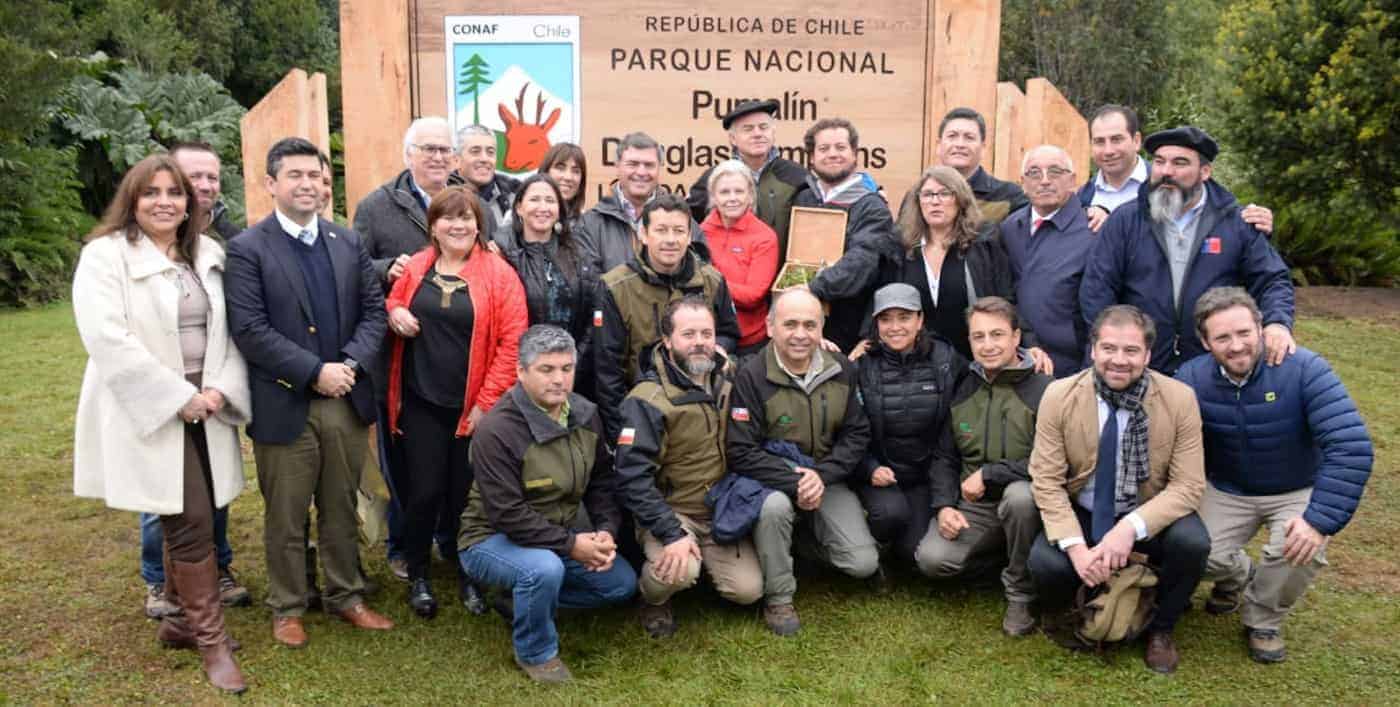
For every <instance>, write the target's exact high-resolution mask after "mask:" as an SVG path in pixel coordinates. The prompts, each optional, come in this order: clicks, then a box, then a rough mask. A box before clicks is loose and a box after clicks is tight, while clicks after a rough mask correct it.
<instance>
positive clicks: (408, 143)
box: [403, 115, 452, 167]
mask: <svg viewBox="0 0 1400 707" xmlns="http://www.w3.org/2000/svg"><path fill="white" fill-rule="evenodd" d="M424 128H440V129H441V130H442V131H443V132H445V133H447V134H448V136H449V137H448V139H449V140H450V139H452V138H451V135H452V126H451V125H448V123H447V119H446V118H443V117H442V116H437V115H425V116H423V117H422V118H419V119H417V120H415V121H413V122H412V123H409V124H408V130H405V131H403V162H404V166H405V167H407V166H408V151H409V150H411V149H413V145H414V143H416V142H417V141H418V133H419V132H421V131H422V130H423V129H424Z"/></svg>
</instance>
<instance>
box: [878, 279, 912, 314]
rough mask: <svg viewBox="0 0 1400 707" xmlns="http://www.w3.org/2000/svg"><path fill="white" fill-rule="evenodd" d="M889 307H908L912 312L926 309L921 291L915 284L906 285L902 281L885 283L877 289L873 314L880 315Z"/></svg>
mask: <svg viewBox="0 0 1400 707" xmlns="http://www.w3.org/2000/svg"><path fill="white" fill-rule="evenodd" d="M887 309H907V310H909V311H911V312H922V311H924V306H923V303H922V302H921V301H920V299H919V291H918V290H916V289H914V286H913V285H906V284H904V283H902V282H896V283H894V284H890V285H885V286H884V287H881V288H880V289H878V290H876V291H875V311H874V312H872V313H871V314H872V316H877V317H878V316H880V312H883V311H885V310H887Z"/></svg>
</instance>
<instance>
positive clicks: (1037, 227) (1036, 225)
mask: <svg viewBox="0 0 1400 707" xmlns="http://www.w3.org/2000/svg"><path fill="white" fill-rule="evenodd" d="M1042 223H1045V219H1043V218H1038V219H1036V220H1035V223H1033V224H1031V235H1032V236H1034V235H1035V234H1037V233H1039V232H1040V224H1042Z"/></svg>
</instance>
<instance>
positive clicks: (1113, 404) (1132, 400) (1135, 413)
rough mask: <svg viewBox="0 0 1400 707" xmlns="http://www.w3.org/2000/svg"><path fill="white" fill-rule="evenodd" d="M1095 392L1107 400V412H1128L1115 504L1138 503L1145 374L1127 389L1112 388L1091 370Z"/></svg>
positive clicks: (1143, 476) (1143, 470)
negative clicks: (1120, 410)
mask: <svg viewBox="0 0 1400 707" xmlns="http://www.w3.org/2000/svg"><path fill="white" fill-rule="evenodd" d="M1094 392H1096V393H1098V394H1099V397H1101V398H1103V399H1104V402H1106V403H1108V406H1109V408H1110V409H1109V411H1108V414H1110V415H1112V414H1115V413H1116V411H1117V410H1119V409H1122V410H1127V411H1128V429H1127V430H1126V431H1124V433H1123V437H1122V443H1121V449H1120V452H1121V453H1122V455H1123V469H1122V473H1120V474H1118V485H1117V487H1116V488H1115V489H1114V494H1113V496H1114V503H1115V505H1116V506H1117V507H1119V508H1124V507H1127V508H1133V507H1136V506H1137V492H1138V485H1139V484H1141V483H1142V482H1144V481H1146V480H1147V470H1148V465H1147V409H1146V408H1144V407H1143V406H1142V401H1143V399H1144V398H1146V397H1147V373H1145V372H1144V373H1143V375H1142V377H1141V378H1139V379H1137V381H1136V382H1135V383H1133V384H1132V385H1130V386H1128V389H1127V390H1121V391H1120V390H1114V389H1112V388H1110V387H1108V384H1107V383H1105V382H1104V380H1103V378H1102V377H1100V376H1099V374H1098V372H1097V371H1095V372H1094Z"/></svg>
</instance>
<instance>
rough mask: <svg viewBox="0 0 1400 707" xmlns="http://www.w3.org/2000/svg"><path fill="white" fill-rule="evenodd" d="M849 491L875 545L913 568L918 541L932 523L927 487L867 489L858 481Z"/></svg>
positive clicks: (867, 485) (930, 498) (930, 496)
mask: <svg viewBox="0 0 1400 707" xmlns="http://www.w3.org/2000/svg"><path fill="white" fill-rule="evenodd" d="M850 487H851V490H852V491H855V492H856V496H858V497H859V498H860V504H861V505H862V506H865V520H866V522H867V523H869V524H870V534H871V535H873V536H875V540H876V542H878V543H880V544H881V545H888V546H890V549H891V551H892V552H893V553H894V554H895V556H896V557H897V558H898V559H899V561H900V562H902V563H905V564H913V563H914V552H915V551H916V550H918V549H919V541H921V540H923V539H924V534H925V533H927V532H928V525H929V523H931V522H932V521H933V509H932V508H930V506H931V505H932V503H933V492H932V490H930V489H929V486H928V484H920V485H917V486H902V485H900V484H893V485H891V486H871V485H870V484H869V483H868V482H864V481H862V482H859V483H853V484H851V485H850Z"/></svg>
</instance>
